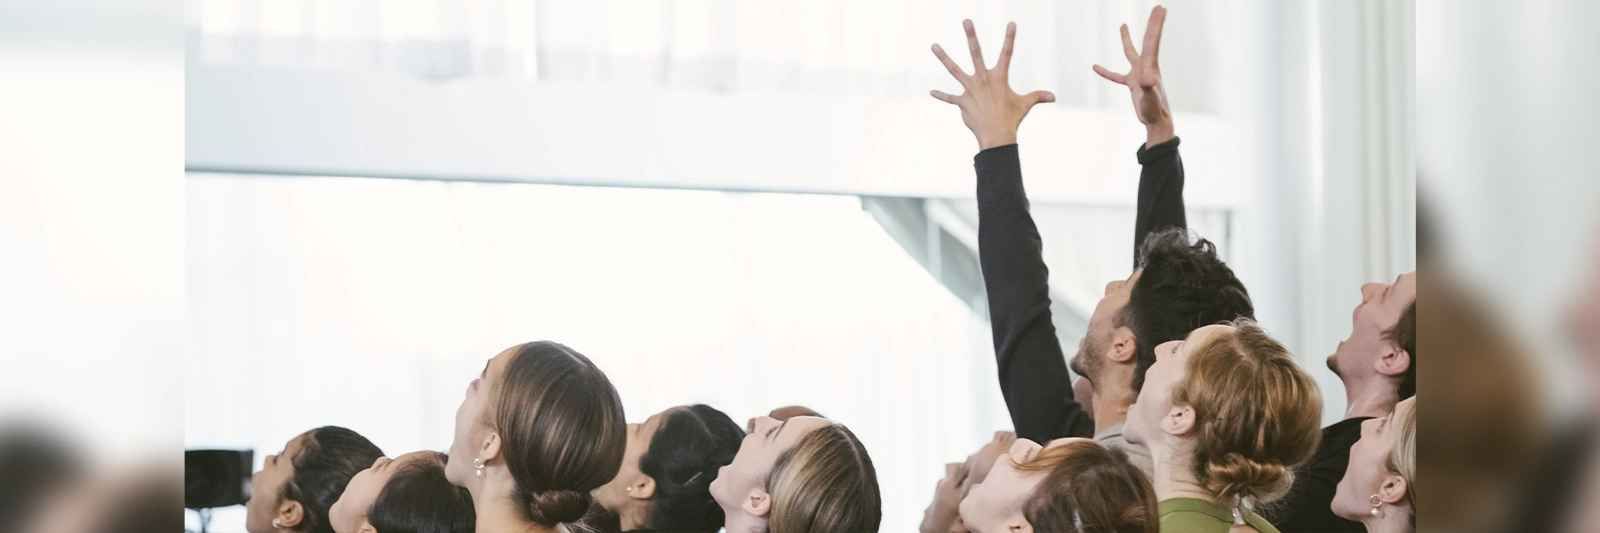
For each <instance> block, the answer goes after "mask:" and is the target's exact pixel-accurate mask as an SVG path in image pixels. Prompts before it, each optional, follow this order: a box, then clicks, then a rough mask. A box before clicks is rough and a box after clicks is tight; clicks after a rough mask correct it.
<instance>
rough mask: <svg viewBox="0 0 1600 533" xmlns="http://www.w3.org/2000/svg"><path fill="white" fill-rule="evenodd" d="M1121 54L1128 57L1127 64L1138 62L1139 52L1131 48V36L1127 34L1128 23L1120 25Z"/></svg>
mask: <svg viewBox="0 0 1600 533" xmlns="http://www.w3.org/2000/svg"><path fill="white" fill-rule="evenodd" d="M1122 55H1124V56H1126V57H1127V58H1128V64H1129V65H1137V64H1139V52H1138V51H1137V50H1134V49H1133V36H1131V35H1129V34H1128V25H1127V24H1123V25H1122Z"/></svg>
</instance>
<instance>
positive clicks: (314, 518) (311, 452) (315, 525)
mask: <svg viewBox="0 0 1600 533" xmlns="http://www.w3.org/2000/svg"><path fill="white" fill-rule="evenodd" d="M379 457H383V450H380V449H378V446H377V445H376V444H373V443H372V441H370V440H367V438H366V437H363V436H361V434H360V433H356V432H354V431H351V430H349V429H346V428H342V427H339V426H323V427H319V428H317V429H313V430H311V431H309V432H307V434H306V438H305V440H304V441H303V442H302V443H301V445H300V453H298V454H295V456H294V457H293V458H290V463H291V464H293V465H294V476H293V477H290V478H289V482H288V483H284V484H283V495H282V497H283V499H285V500H292V501H297V502H300V505H301V506H302V507H304V508H305V513H304V515H303V516H304V517H305V519H304V520H301V521H300V524H299V525H297V526H296V527H295V528H294V530H296V531H305V532H307V533H333V524H332V523H331V522H329V521H328V509H330V508H332V507H333V502H336V501H339V496H340V495H342V494H344V487H345V485H349V484H350V478H353V477H356V474H357V473H359V472H361V471H362V470H366V469H367V467H369V466H372V462H373V461H377V460H378V458H379Z"/></svg>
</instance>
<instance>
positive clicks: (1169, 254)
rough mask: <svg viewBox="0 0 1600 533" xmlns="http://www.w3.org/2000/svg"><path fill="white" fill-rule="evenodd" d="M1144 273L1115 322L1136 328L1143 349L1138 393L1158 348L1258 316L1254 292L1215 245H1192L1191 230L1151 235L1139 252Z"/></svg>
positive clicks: (1136, 376)
mask: <svg viewBox="0 0 1600 533" xmlns="http://www.w3.org/2000/svg"><path fill="white" fill-rule="evenodd" d="M1139 265H1140V267H1141V268H1143V269H1144V273H1142V274H1140V275H1139V280H1138V281H1137V282H1135V283H1134V284H1133V291H1132V293H1131V294H1130V295H1129V296H1128V305H1127V306H1125V307H1123V308H1122V312H1120V313H1118V314H1117V318H1116V322H1115V324H1116V325H1118V326H1126V327H1127V328H1128V329H1130V330H1133V337H1134V340H1135V341H1136V343H1137V346H1138V363H1137V365H1136V366H1135V368H1134V374H1133V390H1134V391H1135V392H1137V391H1138V390H1139V389H1140V388H1142V387H1144V373H1145V371H1146V370H1148V369H1149V368H1150V365H1153V364H1155V362H1156V345H1159V344H1161V343H1163V342H1167V341H1174V340H1178V339H1182V338H1184V336H1186V335H1188V334H1189V332H1191V331H1194V330H1195V329H1198V328H1200V327H1203V326H1209V325H1212V324H1220V323H1223V322H1228V321H1231V320H1235V319H1238V318H1252V319H1253V318H1255V308H1254V307H1253V306H1252V305H1251V303H1250V293H1249V292H1248V291H1246V290H1245V288H1244V283H1242V282H1240V281H1239V278H1238V277H1237V276H1234V275H1233V269H1231V268H1228V265H1227V264H1226V263H1223V262H1222V258H1221V257H1218V256H1217V247H1216V245H1214V244H1212V243H1211V241H1208V240H1205V239H1199V240H1197V241H1196V242H1194V243H1190V242H1189V232H1188V230H1186V229H1183V228H1169V229H1166V230H1162V231H1159V232H1156V233H1151V234H1150V235H1149V236H1147V237H1145V239H1144V245H1143V246H1141V247H1140V248H1139Z"/></svg>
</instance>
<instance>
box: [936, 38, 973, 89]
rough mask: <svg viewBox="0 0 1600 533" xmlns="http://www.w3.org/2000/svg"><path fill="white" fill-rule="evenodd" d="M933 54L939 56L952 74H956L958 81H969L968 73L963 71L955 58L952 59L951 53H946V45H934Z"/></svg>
mask: <svg viewBox="0 0 1600 533" xmlns="http://www.w3.org/2000/svg"><path fill="white" fill-rule="evenodd" d="M933 55H934V57H937V58H939V62H940V63H944V68H945V70H948V71H950V75H951V76H955V77H956V81H960V82H961V83H962V84H965V83H966V82H967V73H965V72H962V71H961V67H960V66H958V65H956V62H955V60H952V59H950V55H949V54H946V53H944V47H942V46H939V45H938V44H935V45H933Z"/></svg>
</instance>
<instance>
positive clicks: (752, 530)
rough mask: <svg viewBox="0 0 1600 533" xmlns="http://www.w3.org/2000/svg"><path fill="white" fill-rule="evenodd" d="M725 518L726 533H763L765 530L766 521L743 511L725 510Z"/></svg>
mask: <svg viewBox="0 0 1600 533" xmlns="http://www.w3.org/2000/svg"><path fill="white" fill-rule="evenodd" d="M723 514H724V515H726V516H727V521H726V526H727V527H726V528H725V529H726V531H727V533H763V532H765V531H766V530H767V520H766V519H765V518H761V517H758V516H754V515H751V514H750V513H746V512H744V509H733V510H725V511H723Z"/></svg>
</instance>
